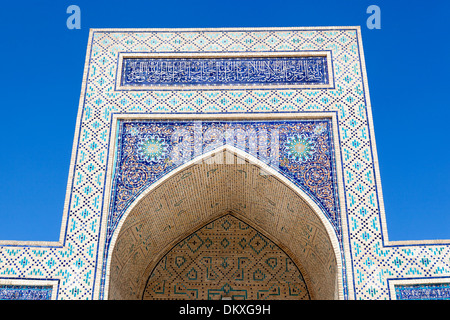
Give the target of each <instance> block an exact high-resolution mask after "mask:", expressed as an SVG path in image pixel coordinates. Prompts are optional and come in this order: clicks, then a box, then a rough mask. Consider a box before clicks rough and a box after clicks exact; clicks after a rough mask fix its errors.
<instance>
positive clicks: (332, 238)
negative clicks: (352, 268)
mask: <svg viewBox="0 0 450 320" xmlns="http://www.w3.org/2000/svg"><path fill="white" fill-rule="evenodd" d="M218 155H232V156H235V157H236V158H239V159H240V160H241V161H242V160H243V161H245V163H246V164H251V165H253V167H255V168H259V170H262V171H263V172H265V173H267V175H269V176H270V177H275V179H276V180H277V181H278V182H279V183H281V184H283V185H285V186H286V187H287V189H289V190H291V191H292V192H294V193H295V194H297V195H298V197H299V198H300V199H301V200H303V201H304V202H306V203H307V205H308V206H309V207H310V209H311V211H312V212H313V213H314V215H315V216H316V217H317V218H318V220H319V221H320V224H321V225H322V226H323V228H324V232H325V233H326V236H327V237H328V240H329V242H330V244H331V247H332V251H333V253H334V259H335V262H336V267H337V268H336V269H337V270H336V272H337V278H338V279H337V281H338V287H339V288H341V287H342V278H341V274H342V272H341V271H342V270H341V269H342V262H341V252H340V247H339V242H338V239H337V236H336V234H335V232H334V228H333V226H332V224H331V223H330V221H329V220H328V218H327V217H326V215H325V213H324V212H323V211H322V210H321V208H320V207H319V206H318V205H317V204H316V203H315V202H314V200H312V199H311V198H310V197H309V196H308V194H307V193H306V192H305V191H303V190H302V189H301V187H298V186H296V185H295V184H293V183H292V182H290V181H289V180H288V179H287V178H285V177H284V176H283V175H282V174H280V173H279V172H277V171H276V170H275V169H273V168H271V167H270V166H269V165H267V164H265V163H264V162H262V161H260V160H258V159H257V158H255V157H253V156H251V155H250V154H248V153H246V152H244V151H242V150H240V149H237V148H235V147H232V146H229V145H224V146H221V147H219V148H217V149H215V150H213V151H210V152H208V153H205V154H203V155H201V156H199V157H197V158H195V159H193V160H191V161H189V162H187V163H185V164H183V165H181V166H180V167H178V168H177V169H175V170H173V171H172V172H170V173H168V174H167V175H165V176H164V177H162V178H161V179H159V180H158V181H157V182H155V183H153V184H152V185H151V186H149V187H148V188H147V189H145V190H144V191H143V192H142V193H141V194H140V195H139V196H138V197H137V198H136V199H135V200H134V201H133V203H132V204H130V206H129V207H128V209H127V210H126V211H125V213H124V215H123V216H122V218H121V220H120V222H119V224H118V226H117V228H116V230H115V232H114V236H113V237H112V241H111V246H110V251H109V254H108V266H107V270H111V264H112V263H113V259H112V257H113V255H114V252H115V251H116V245H117V240H118V238H120V235H121V233H122V230H123V229H124V228H125V229H126V221H129V220H130V219H129V217H131V216H133V214H132V212H134V211H135V210H136V208H137V207H138V206H139V204H142V202H143V201H144V199H145V198H148V197H149V195H151V194H152V193H154V192H155V191H156V190H158V188H159V187H161V186H163V185H164V184H165V182H168V181H170V179H172V178H174V177H176V176H177V175H179V174H180V173H182V172H184V171H186V170H188V169H192V168H194V167H195V166H196V165H199V164H202V163H208V164H211V163H212V164H214V161H217V158H214V157H217V156H218ZM219 211H220V213H218V214H216V215H212V216H211V217H210V219H204V220H203V221H201V222H199V223H197V224H196V225H193V226H191V227H190V228H189V229H188V230H185V231H184V232H181V233H179V234H178V235H177V237H175V238H174V240H172V241H171V242H170V244H168V245H167V244H166V245H165V247H164V248H161V249H160V252H159V254H157V255H156V256H155V257H153V259H152V261H151V263H148V262H147V266H145V270H146V271H145V274H147V273H148V274H149V273H150V272H151V268H152V267H151V265H152V264H153V265H154V264H156V263H157V262H158V261H159V259H158V258H157V257H159V258H160V257H162V256H163V255H164V254H166V253H167V252H168V251H169V250H170V248H171V247H172V246H173V245H175V244H176V243H177V242H178V241H180V240H181V239H182V238H183V237H185V236H187V235H188V234H189V233H192V232H193V231H194V230H195V229H198V228H199V227H201V226H202V225H205V224H206V223H207V222H208V221H210V220H213V219H216V218H217V217H218V216H219V215H221V214H226V213H227V212H228V213H230V212H231V213H232V214H234V215H236V216H237V217H239V218H240V219H242V220H244V221H245V222H246V223H248V224H250V225H252V227H254V228H255V229H257V230H258V231H259V232H261V233H262V234H264V235H266V236H268V237H269V238H271V239H272V240H274V242H275V243H276V244H277V245H280V247H282V248H283V250H286V252H287V253H288V255H290V256H291V257H292V258H293V260H294V262H296V263H297V264H298V265H299V267H300V268H301V271H302V272H304V271H305V270H304V269H303V267H302V263H301V262H299V261H298V259H297V258H295V254H293V253H292V252H293V250H291V249H290V248H289V247H290V245H289V244H284V243H283V242H284V241H280V240H279V239H277V237H276V236H275V235H274V232H273V230H271V231H272V232H270V231H268V230H265V228H263V227H261V226H259V225H258V223H255V221H251V219H249V218H247V217H245V216H244V215H242V214H240V213H239V212H238V211H236V210H232V209H231V210H230V208H226V209H222V210H219ZM274 238H275V239H274ZM154 260H156V261H154ZM305 275H306V277H305V280H307V282H310V281H308V280H309V279H308V278H309V275H308V272H307V273H306V274H305ZM110 281H111V279H107V282H108V283H107V285H106V288H108V287H109V284H110V283H109V282H110ZM107 291H108V289H107ZM338 292H339V295H340V294H341V293H340V292H342V290H338ZM106 294H108V292H106ZM312 294H313V295H314V293H313V292H312ZM340 298H341V297H340Z"/></svg>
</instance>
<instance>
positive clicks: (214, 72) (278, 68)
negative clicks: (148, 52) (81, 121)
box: [122, 56, 328, 86]
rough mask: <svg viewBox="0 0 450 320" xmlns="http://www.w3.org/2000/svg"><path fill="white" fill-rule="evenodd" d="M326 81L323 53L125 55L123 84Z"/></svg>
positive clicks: (239, 83)
mask: <svg viewBox="0 0 450 320" xmlns="http://www.w3.org/2000/svg"><path fill="white" fill-rule="evenodd" d="M259 84H264V85H268V84H269V85H284V84H291V85H292V84H293V85H305V84H328V66H327V58H326V57H325V56H317V57H264V58H260V57H258V58H256V57H252V58H188V59H180V58H169V59H164V58H126V59H124V61H123V70H122V86H196V85H202V86H203V85H206V86H220V85H259Z"/></svg>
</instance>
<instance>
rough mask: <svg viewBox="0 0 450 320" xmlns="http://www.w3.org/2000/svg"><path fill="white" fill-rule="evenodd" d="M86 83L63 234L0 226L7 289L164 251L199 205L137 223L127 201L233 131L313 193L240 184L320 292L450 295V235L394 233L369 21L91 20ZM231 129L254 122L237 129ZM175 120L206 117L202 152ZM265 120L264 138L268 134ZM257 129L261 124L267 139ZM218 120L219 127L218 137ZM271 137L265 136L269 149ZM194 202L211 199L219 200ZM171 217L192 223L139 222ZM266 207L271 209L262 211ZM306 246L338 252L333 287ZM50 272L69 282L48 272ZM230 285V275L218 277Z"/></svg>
mask: <svg viewBox="0 0 450 320" xmlns="http://www.w3.org/2000/svg"><path fill="white" fill-rule="evenodd" d="M81 96H82V97H81V99H80V104H79V112H78V118H77V125H76V131H75V140H74V148H73V155H72V161H71V166H70V173H69V181H68V188H67V196H66V202H65V207H64V212H63V223H62V226H61V237H60V239H59V241H55V242H26V241H6V240H5V241H0V296H1V298H5V299H14V298H16V299H20V298H26V299H49V298H50V297H54V298H56V299H61V300H71V299H80V300H86V299H108V298H110V296H109V293H110V291H111V290H110V289H111V288H113V287H114V288H116V289H117V288H121V287H120V286H118V285H117V284H115V283H114V281H115V280H111V279H113V276H112V275H114V274H117V272H118V271H117V270H119V269H120V267H121V266H126V265H129V264H130V263H133V264H134V265H136V266H138V267H139V268H142V269H140V270H142V272H144V271H145V272H146V273H145V274H148V275H150V271H151V270H147V269H146V268H147V267H148V268H150V265H149V263H150V261H153V260H157V261H164V259H163V257H164V256H165V255H167V254H169V252H172V253H173V252H174V251H170V248H176V245H177V244H179V245H180V244H181V242H180V241H182V240H183V239H188V237H189V235H192V234H195V232H199V230H205V229H199V226H200V225H196V226H197V227H196V228H195V229H193V228H191V227H189V228H188V226H194V223H193V221H192V220H189V219H192V217H193V216H194V214H188V212H184V213H183V215H177V214H173V215H171V216H160V215H158V213H157V212H158V211H156V210H155V211H156V213H155V214H154V215H151V216H148V219H147V220H145V221H146V222H145V223H146V224H147V225H142V226H141V225H137V224H134V221H133V220H132V219H135V218H136V215H131V214H130V212H134V211H133V210H134V209H136V208H137V207H139V205H140V203H142V201H144V200H146V199H149V197H153V196H155V195H156V193H155V192H156V191H155V190H157V189H158V186H159V185H161V184H162V183H163V182H164V181H170V182H171V183H173V184H174V185H176V183H179V184H182V183H183V181H182V180H183V179H182V178H184V176H183V175H181V176H180V175H177V174H178V172H184V171H180V170H184V169H183V168H186V167H189V166H190V165H191V163H193V162H192V161H193V158H195V156H198V157H204V156H205V155H206V154H209V153H214V151H215V150H218V149H217V148H220V147H224V146H229V145H231V146H233V147H235V148H236V150H238V151H237V152H238V153H239V154H246V155H248V157H249V159H251V160H255V161H256V162H257V165H258V166H260V167H261V168H262V169H264V170H265V171H266V172H269V174H270V176H271V177H272V178H274V179H277V181H278V182H279V185H284V186H285V190H290V192H292V193H295V194H296V195H298V197H300V198H302V199H303V200H304V203H305V204H307V206H308V208H307V209H306V208H304V209H301V210H300V209H298V210H297V211H296V209H295V208H293V207H291V206H290V205H291V203H290V202H288V201H287V199H284V198H279V199H277V200H278V201H273V200H272V199H270V197H267V199H265V200H264V201H265V204H264V205H267V206H271V205H273V207H275V206H278V207H277V210H278V211H275V210H273V211H270V210H268V208H269V207H267V206H265V207H264V206H262V205H259V203H258V201H259V200H257V199H256V198H255V195H257V194H258V191H261V192H262V191H264V192H265V193H261V192H260V193H259V197H260V198H258V199H262V197H263V196H264V195H276V194H277V192H278V191H277V190H275V189H267V190H262V189H261V190H258V188H256V187H255V185H252V184H251V183H252V182H248V183H247V184H246V185H244V186H243V188H242V193H243V194H242V195H239V196H241V197H242V198H243V199H244V198H245V197H246V196H248V195H247V194H246V192H247V191H248V192H250V191H251V192H253V193H252V197H250V196H249V197H247V198H245V199H247V200H246V201H247V203H246V204H247V207H248V208H250V209H251V210H253V211H252V212H251V215H249V217H250V218H248V220H245V224H246V225H248V226H249V228H255V229H256V230H257V229H258V228H261V229H264V231H265V232H266V235H265V236H266V238H267V240H266V241H268V243H269V241H272V242H273V243H276V245H277V246H279V247H280V248H282V249H283V250H284V252H285V253H286V255H287V257H288V258H289V259H292V261H293V262H294V263H295V264H296V265H297V266H298V267H299V270H300V269H301V270H302V272H300V273H301V274H302V278H303V279H304V283H305V287H306V288H307V289H308V291H309V292H311V298H314V297H326V298H327V299H328V298H329V299H334V298H336V299H373V300H376V299H379V300H381V299H383V300H384V299H418V298H420V299H449V294H448V285H449V284H450V240H434V241H432V240H430V241H395V242H392V241H389V239H388V232H387V225H386V219H385V213H384V206H383V196H382V191H381V180H380V174H379V168H378V158H377V152H376V145H375V138H374V125H373V121H372V114H371V108H372V107H371V104H370V99H369V91H368V86H367V75H366V69H365V62H364V56H363V47H362V37H361V31H360V28H359V27H312V28H303V27H302V28H253V29H252V28H248V29H247V28H242V29H241V28H237V29H232V28H230V29H130V30H127V29H93V30H91V32H90V37H89V41H88V48H87V55H86V64H85V72H84V76H83V83H82V95H81ZM199 123H200V124H201V125H200V126H198V124H199ZM196 126H198V127H196ZM199 128H200V129H199ZM199 130H200V131H199ZM208 130H209V133H207V131H208ZM229 130H232V131H233V132H244V133H245V137H244V136H243V137H244V138H242V139H241V140H239V134H236V135H235V138H236V137H237V139H235V140H233V141H230V140H227V137H228V136H227V132H229ZM252 130H253V131H252ZM175 131H180V132H188V133H189V136H192V137H193V139H194V140H195V139H196V138H195V137H196V132H197V133H199V132H200V133H201V134H200V136H202V139H203V140H202V142H201V143H200V145H199V144H195V143H193V144H192V145H191V147H192V148H193V149H192V152H193V155H194V157H193V156H192V155H191V156H189V157H184V156H181V154H180V152H179V151H180V150H186V149H184V148H187V147H188V146H189V144H187V143H184V144H183V143H181V142H182V141H183V139H182V138H179V139H178V140H176V139H175V138H174V132H175ZM260 131H261V132H262V131H264V132H266V133H267V134H268V135H267V137H268V138H267V139H264V138H261V139H260V138H259V136H258V132H260ZM213 132H215V134H216V135H215V136H214V135H213V134H212V133H213ZM249 132H256V136H258V139H257V141H258V143H257V144H255V143H253V144H252V141H256V140H252V139H254V138H252V136H251V135H250V134H249ZM208 135H209V136H208ZM218 136H220V137H221V138H222V139H221V140H220V139H219V140H220V141H219V140H214V139H213V137H216V138H217V137H218ZM208 137H209V139H210V140H208ZM253 137H254V136H253ZM273 137H277V138H276V139H275V138H273ZM174 139H175V140H174ZM213 140H214V141H216V142H217V141H218V142H219V143H216V144H214V143H212V142H213ZM186 141H187V140H186ZM239 141H240V142H242V143H243V144H242V145H241V144H239V143H240V142H239ZM264 141H265V142H266V145H267V146H268V149H264V150H267V151H270V152H267V153H264V152H263V153H260V152H259V151H260V150H261V146H262V145H261V144H260V143H262V142H264ZM180 143H181V144H180ZM273 143H275V144H273ZM263 145H264V144H263ZM199 146H200V147H199ZM252 146H254V147H252ZM271 146H272V148H271ZM196 148H197V149H196ZM177 150H178V151H177ZM230 150H235V149H230ZM236 168H237V169H238V167H236ZM199 174H200V175H199V176H201V174H203V173H199ZM205 174H208V172H206V173H205ZM242 174H244V172H243V171H242ZM180 177H181V178H180ZM264 178H267V177H261V179H264ZM174 179H179V181H178V180H176V181H175V180H174ZM205 181H206V180H205ZM198 183H199V184H198V185H201V181H200V182H198ZM218 183H219V182H218ZM177 190H178V189H177ZM180 190H181V189H180ZM249 194H250V193H249ZM280 194H281V193H280ZM158 195H160V194H158ZM217 196H218V197H219V196H220V195H217ZM194 198H195V197H193V198H192V199H187V200H190V201H194V200H195V199H197V198H195V199H194ZM187 200H186V201H187ZM195 201H200V200H195ZM217 203H219V201H218V202H217ZM176 205H178V203H174V204H173V207H174V206H176ZM195 205H198V206H200V205H202V208H203V207H204V208H205V210H206V209H207V207H208V206H209V207H208V208H209V209H208V210H213V209H211V208H212V206H213V204H210V203H207V205H208V206H207V205H206V203H205V204H202V203H201V201H200V202H195V203H194V202H193V204H192V206H195ZM236 205H238V204H236ZM299 208H300V206H299ZM144 209H145V208H144ZM166 209H167V210H166V211H165V212H168V213H170V212H172V211H170V210H169V209H168V207H167V208H166ZM250 209H249V210H250ZM302 210H304V211H302ZM305 210H309V211H308V212H313V213H314V217H313V216H308V217H309V218H308V219H309V220H305V221H308V223H310V224H308V223H306V224H301V223H299V224H297V223H291V224H288V221H303V220H301V219H302V214H303V213H304V212H306V211H305ZM145 212H146V211H145V210H144V211H142V212H141V211H139V210H138V213H140V214H143V215H145ZM161 212H162V211H161ZM211 212H212V211H211ZM274 212H277V214H276V215H275V213H274ZM302 212H303V213H302ZM223 214H228V213H225V212H224V213H223ZM390 214H395V212H393V213H390ZM230 217H231V216H230ZM251 217H257V218H258V219H260V220H256V219H253V218H251ZM210 218H211V219H212V218H213V216H212V215H211V217H210ZM214 218H215V219H216V218H217V219H219V218H220V217H219V216H217V217H216V216H214ZM164 219H167V221H169V220H170V219H172V220H176V219H178V221H177V222H179V223H180V225H181V224H183V223H184V224H185V226H186V228H187V229H186V230H184V229H183V230H184V231H183V232H181V231H177V230H176V229H175V228H174V227H173V226H174V225H175V224H173V223H172V224H169V223H167V228H166V229H164V230H156V229H155V230H156V231H155V230H154V229H152V230H153V231H152V232H154V233H152V234H143V233H142V230H147V229H148V230H150V229H149V226H159V225H160V223H159V222H160V221H163V220H164ZM230 219H231V218H230ZM233 219H237V218H236V217H234V216H233ZM252 219H253V220H252ZM270 219H273V220H270ZM296 219H297V220H296ZM266 220H267V221H269V220H270V221H275V222H276V223H274V224H266V225H264V224H258V223H259V222H258V221H262V222H261V223H263V222H264V221H266ZM140 221H144V220H140ZM164 221H166V220H164ZM214 221H219V220H214ZM200 222H203V223H205V225H204V226H207V225H208V223H211V221H206V220H205V221H200ZM200 222H199V223H200ZM277 223H278V224H277ZM147 227H148V228H147ZM200 227H201V226H200ZM146 228H147V229H146ZM270 228H272V229H270ZM268 229H270V230H271V231H270V230H268ZM125 233H127V234H125ZM168 234H170V237H169V236H167V240H168V241H169V240H170V242H167V246H168V247H164V248H161V249H160V251H159V252H158V253H155V255H154V256H146V255H145V254H148V252H150V251H148V252H143V251H142V250H141V251H138V250H137V251H136V250H135V251H133V255H132V256H130V257H129V258H127V259H130V260H129V261H122V260H120V259H121V257H125V256H126V255H125V254H124V255H122V256H120V255H117V254H116V251H118V250H125V249H126V248H127V247H124V246H121V245H120V243H118V242H120V240H121V239H127V241H131V240H130V239H134V241H140V243H146V241H147V240H148V241H149V242H148V243H146V244H147V246H149V247H151V245H152V242H151V241H154V239H157V238H160V239H162V238H164V237H166V235H168ZM164 239H166V238H164ZM287 239H290V240H287ZM299 239H306V240H305V242H302V241H303V240H302V241H300V240H299ZM308 239H309V240H308ZM204 241H206V240H204ZM308 241H309V242H308ZM136 243H137V242H136ZM328 244H331V245H328ZM130 245H132V243H131V244H130ZM311 246H312V247H311ZM173 250H175V249H173ZM308 250H312V251H308ZM302 252H315V253H323V254H325V253H330V252H333V259H330V257H328V256H327V262H329V263H332V264H333V265H332V264H330V270H333V272H334V270H337V271H336V276H337V278H338V283H337V284H336V286H335V287H334V286H331V284H330V286H328V289H327V288H325V287H317V283H316V282H315V281H313V279H318V278H319V279H320V278H322V273H323V272H326V271H323V270H320V268H319V267H317V270H313V269H311V268H314V266H320V265H321V264H320V263H318V262H319V261H320V258H321V257H318V256H311V259H313V260H314V259H319V260H317V261H316V262H317V264H310V265H307V263H309V261H306V262H305V260H303V261H300V259H299V257H300V256H301V254H302ZM119 253H120V252H119ZM127 257H128V256H127ZM167 257H169V255H167ZM156 258H159V259H156ZM161 259H163V260H161ZM180 261H181V260H180ZM180 261H179V262H180ZM271 261H272V260H271ZM134 262H136V263H134ZM127 263H128V264H127ZM161 263H162V262H161ZM180 263H181V262H180ZM305 263H306V264H305ZM303 264H304V265H303ZM154 267H156V266H154ZM158 268H162V267H161V265H160V266H159V267H158ZM158 268H157V269H155V270H161V269H158ZM302 268H305V269H304V270H306V269H307V270H308V272H309V273H308V272H304V270H303V269H302ZM308 268H309V269H308ZM266 269H267V268H266ZM269 269H270V263H269ZM255 270H256V269H255ZM120 271H121V272H123V270H122V269H120ZM261 271H262V270H261ZM266 271H267V270H266ZM186 272H188V270H186ZM255 272H256V271H255ZM315 273H317V274H315ZM267 274H269V273H267ZM197 275H198V273H197ZM314 275H315V276H317V277H316V278H314ZM183 276H186V277H191V278H192V279H194V278H195V277H194V274H193V273H192V274H190V275H188V274H187V273H186V274H184V273H183ZM133 277H134V275H128V276H127V275H124V277H121V281H124V282H123V283H122V284H121V285H123V286H122V287H126V283H127V281H129V283H132V282H133V283H136V279H135V278H133ZM49 281H56V282H58V286H55V287H53V289H51V290H50V289H49V290H50V291H48V290H47V289H45V288H43V287H42V286H41V287H39V284H42V283H47V282H49ZM424 281H425V282H424ZM11 283H20V284H21V285H20V286H16V285H11ZM392 283H395V285H392ZM331 287H332V290H335V292H334V294H330V293H329V292H331V291H330V290H329V289H330V288H331ZM133 288H134V289H133V290H135V291H136V290H137V291H136V292H135V291H133V292H132V293H129V294H130V295H131V296H136V297H138V296H140V297H142V294H143V293H144V291H145V290H147V292H149V291H148V290H150V289H149V288H150V287H148V288H147V289H145V287H139V288H137V287H133ZM152 288H154V287H152ZM334 288H337V289H334ZM116 289H114V290H116ZM234 289H235V287H234V286H233V285H232V284H230V283H228V285H226V284H224V285H222V286H218V287H216V291H215V293H217V294H222V293H224V292H225V293H230V292H232V290H234ZM139 290H140V291H139ZM239 292H241V293H242V292H243V291H242V290H241V291H239ZM324 292H325V293H324ZM119 296H120V295H119Z"/></svg>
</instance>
